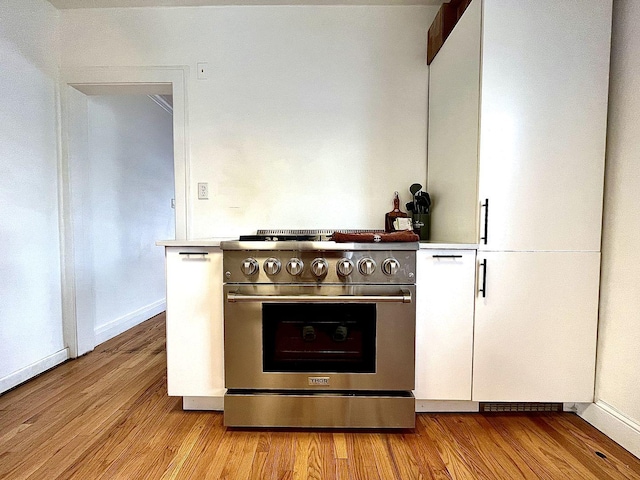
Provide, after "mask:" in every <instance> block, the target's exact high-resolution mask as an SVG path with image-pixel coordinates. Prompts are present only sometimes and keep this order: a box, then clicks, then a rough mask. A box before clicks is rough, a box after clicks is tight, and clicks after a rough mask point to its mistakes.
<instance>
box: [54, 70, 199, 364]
mask: <svg viewBox="0 0 640 480" xmlns="http://www.w3.org/2000/svg"><path fill="white" fill-rule="evenodd" d="M96 73H100V72H96V70H95V69H93V70H92V71H88V72H85V78H84V79H83V78H78V81H66V82H64V83H63V87H62V91H61V106H62V138H63V139H64V140H66V142H65V141H64V140H63V145H62V150H63V151H62V155H61V158H62V165H61V167H62V168H61V171H62V172H63V174H62V178H61V197H62V204H63V214H62V218H61V223H62V230H63V252H62V258H63V271H64V275H63V285H64V290H63V305H64V311H63V326H64V338H65V343H66V344H67V347H68V348H69V356H70V357H72V358H73V357H76V356H79V355H82V354H84V353H86V352H88V351H91V350H93V348H94V347H95V346H96V345H98V344H100V343H102V342H104V341H106V340H108V339H109V338H112V337H114V336H116V335H118V334H120V333H122V332H124V331H125V330H128V329H129V328H131V327H133V326H135V325H137V324H138V323H141V322H142V321H144V320H146V319H148V318H151V317H153V316H154V315H157V314H158V313H160V312H162V311H164V310H165V308H166V299H165V278H164V251H163V249H162V247H157V246H156V245H155V242H156V241H158V240H166V239H172V238H176V239H182V238H186V215H185V210H186V195H185V190H186V188H185V187H186V181H185V180H186V163H187V162H186V155H185V152H186V151H187V149H186V148H185V139H186V121H185V115H184V105H185V104H184V101H185V95H184V81H183V76H182V81H178V82H175V81H164V82H136V83H129V82H126V83H125V82H123V81H122V76H121V78H120V79H119V80H118V81H110V79H109V78H103V79H102V80H99V79H98V81H95V80H96V79H95V74H96ZM102 73H104V72H102ZM109 73H111V74H112V73H113V72H109ZM121 73H125V74H127V75H124V77H127V76H128V77H129V80H130V81H133V80H135V78H133V79H131V78H130V77H131V76H132V75H131V73H132V72H131V71H128V72H121ZM133 73H135V74H137V76H138V78H139V76H140V74H142V75H143V76H144V74H148V73H149V72H148V71H146V70H145V69H142V71H138V72H133ZM152 73H155V74H156V76H157V74H158V72H152ZM171 73H172V74H175V71H174V72H171ZM174 76H175V75H174ZM78 77H82V75H78ZM87 77H89V78H87ZM133 77H136V75H133ZM179 77H180V76H179ZM83 80H84V81H83ZM176 93H177V95H176ZM176 106H177V107H179V110H178V109H176V108H175V107H176ZM172 110H173V112H172ZM176 110H178V111H176Z"/></svg>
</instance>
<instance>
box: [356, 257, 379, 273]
mask: <svg viewBox="0 0 640 480" xmlns="http://www.w3.org/2000/svg"><path fill="white" fill-rule="evenodd" d="M358 270H359V271H360V273H361V274H362V275H372V274H373V272H375V271H376V262H374V261H373V258H366V257H365V258H361V259H360V261H359V262H358Z"/></svg>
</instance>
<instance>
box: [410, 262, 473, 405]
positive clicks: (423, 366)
mask: <svg viewBox="0 0 640 480" xmlns="http://www.w3.org/2000/svg"><path fill="white" fill-rule="evenodd" d="M475 257H476V254H475V251H474V250H420V251H418V258H417V275H416V297H417V300H416V301H417V304H416V389H415V392H414V395H415V397H416V399H418V400H471V362H472V355H473V308H474V285H475Z"/></svg>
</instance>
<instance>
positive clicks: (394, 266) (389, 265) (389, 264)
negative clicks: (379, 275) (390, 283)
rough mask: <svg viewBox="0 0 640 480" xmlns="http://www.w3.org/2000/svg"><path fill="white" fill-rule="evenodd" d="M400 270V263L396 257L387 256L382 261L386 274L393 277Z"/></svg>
mask: <svg viewBox="0 0 640 480" xmlns="http://www.w3.org/2000/svg"><path fill="white" fill-rule="evenodd" d="M398 270H400V263H399V262H398V261H397V260H396V259H395V258H387V259H386V260H385V261H384V262H382V271H383V272H384V274H385V275H389V276H390V277H393V276H394V275H395V274H396V273H398Z"/></svg>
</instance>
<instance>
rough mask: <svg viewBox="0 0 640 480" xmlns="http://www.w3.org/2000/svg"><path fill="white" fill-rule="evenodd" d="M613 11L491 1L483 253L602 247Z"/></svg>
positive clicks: (484, 70) (596, 1)
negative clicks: (485, 251) (485, 219)
mask: <svg viewBox="0 0 640 480" xmlns="http://www.w3.org/2000/svg"><path fill="white" fill-rule="evenodd" d="M476 1H479V0H474V2H476ZM611 11H612V1H611V0H584V1H580V2H558V1H557V0H519V1H517V2H514V1H513V0H484V8H483V38H482V67H481V77H482V86H481V93H480V104H481V108H480V160H479V166H480V170H479V201H480V202H484V201H485V199H487V198H488V199H489V218H488V241H487V244H486V245H484V243H483V242H481V245H480V248H481V249H483V250H491V251H503V250H518V251H525V250H536V251H539V250H570V251H579V250H588V251H599V250H600V231H601V218H602V198H603V178H604V177H603V176H604V153H605V136H606V121H607V96H608V85H609V54H610V38H611ZM436 58H437V57H436ZM434 181H435V180H434ZM434 203H435V202H434ZM435 208H437V207H434V216H435ZM484 215H485V212H484V209H483V210H482V211H481V212H480V218H481V221H480V235H481V236H483V235H484Z"/></svg>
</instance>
